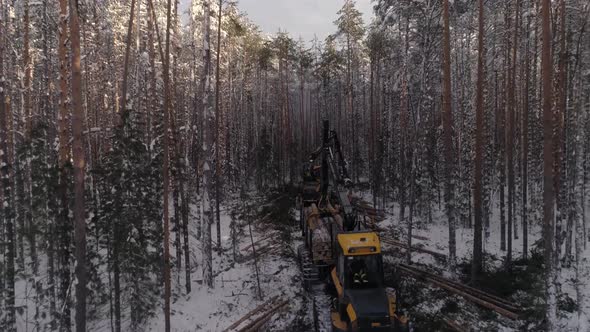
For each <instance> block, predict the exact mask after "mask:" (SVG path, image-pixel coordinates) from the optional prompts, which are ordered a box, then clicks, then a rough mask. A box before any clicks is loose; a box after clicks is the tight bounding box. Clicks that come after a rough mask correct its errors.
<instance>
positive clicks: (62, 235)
mask: <svg viewBox="0 0 590 332" xmlns="http://www.w3.org/2000/svg"><path fill="white" fill-rule="evenodd" d="M59 8H60V19H59V48H58V53H59V54H58V57H59V67H60V68H59V121H58V132H59V156H58V168H59V179H58V186H59V187H58V196H59V203H58V204H59V207H58V211H59V212H58V222H57V224H58V225H59V226H58V230H59V243H60V245H59V252H58V255H59V257H60V280H61V282H60V286H59V299H60V300H61V301H62V305H61V308H63V309H62V310H61V312H60V314H59V326H60V328H61V329H63V330H65V331H69V330H70V325H71V318H70V300H69V292H68V290H69V288H70V242H71V238H70V234H71V227H70V217H69V214H70V208H69V202H68V183H69V177H68V170H69V169H71V164H70V146H69V140H70V137H69V136H70V135H69V129H68V127H69V119H70V116H69V112H68V100H69V93H68V57H67V48H66V43H67V40H68V0H60V2H59Z"/></svg>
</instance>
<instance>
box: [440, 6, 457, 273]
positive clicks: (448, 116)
mask: <svg viewBox="0 0 590 332" xmlns="http://www.w3.org/2000/svg"><path fill="white" fill-rule="evenodd" d="M443 24H444V27H443V96H442V98H443V135H444V145H445V201H446V202H445V203H446V205H445V210H446V214H447V219H448V223H449V262H448V263H449V269H450V270H451V273H454V270H455V262H456V250H457V249H456V245H457V240H456V238H455V206H454V202H453V200H454V187H453V174H454V162H455V161H454V158H453V132H452V131H453V112H452V105H451V103H452V99H451V41H450V39H451V35H450V28H449V0H444V1H443Z"/></svg>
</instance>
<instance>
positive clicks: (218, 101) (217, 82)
mask: <svg viewBox="0 0 590 332" xmlns="http://www.w3.org/2000/svg"><path fill="white" fill-rule="evenodd" d="M218 10H219V12H218V13H217V54H216V68H217V69H216V71H215V175H214V176H213V178H212V179H211V180H212V181H213V184H214V185H215V220H216V225H217V251H218V252H219V253H221V218H220V215H219V203H220V197H219V186H220V182H221V161H220V159H219V158H220V156H219V150H220V149H221V146H220V138H221V135H220V134H219V132H220V130H221V128H220V127H219V121H220V118H221V93H220V92H221V91H220V89H221V71H220V69H221V68H220V63H221V20H222V18H223V15H222V10H223V0H219V9H218Z"/></svg>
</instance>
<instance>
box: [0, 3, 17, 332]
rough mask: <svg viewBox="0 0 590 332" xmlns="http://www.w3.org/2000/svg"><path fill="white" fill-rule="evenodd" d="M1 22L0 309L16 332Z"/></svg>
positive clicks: (10, 331) (9, 331)
mask: <svg viewBox="0 0 590 332" xmlns="http://www.w3.org/2000/svg"><path fill="white" fill-rule="evenodd" d="M1 9H2V2H0V10H1ZM0 15H1V14H0ZM4 29H5V28H4V22H2V21H1V20H0V180H1V181H2V204H1V206H2V210H3V211H2V217H3V219H4V220H3V225H2V226H4V228H5V229H4V230H3V231H5V238H3V240H4V241H6V252H4V250H3V253H4V259H5V264H6V272H5V274H4V277H5V278H6V280H5V281H4V282H5V283H6V284H5V285H6V287H5V289H3V291H4V293H3V294H2V297H3V298H4V308H5V309H6V314H5V316H4V317H3V318H4V319H5V323H6V325H5V326H4V327H5V328H6V331H7V332H16V310H15V307H14V304H15V303H14V302H15V290H14V281H15V266H14V257H15V250H14V247H15V246H14V241H15V237H14V221H13V218H12V211H11V208H10V206H11V204H10V203H11V201H12V192H11V186H10V177H9V176H10V175H9V174H10V173H9V169H10V158H9V153H8V151H9V147H8V145H9V140H8V132H9V128H8V123H7V120H8V119H9V118H10V117H9V116H8V114H7V111H8V107H6V103H5V100H6V97H5V95H4V92H5V91H6V89H5V86H4V84H5V82H6V79H5V77H4V44H5V43H4V42H2V41H3V40H4V38H6V37H5V35H4V33H5V30H4Z"/></svg>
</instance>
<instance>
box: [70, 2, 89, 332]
mask: <svg viewBox="0 0 590 332" xmlns="http://www.w3.org/2000/svg"><path fill="white" fill-rule="evenodd" d="M69 16H70V45H71V48H72V79H71V91H72V138H73V140H72V155H73V159H74V237H75V256H76V279H77V282H76V331H78V332H85V331H86V279H87V276H86V274H87V272H86V213H85V207H84V172H85V167H86V164H85V150H84V141H83V137H82V135H83V134H82V131H83V127H84V110H83V100H82V67H81V55H80V17H79V15H78V3H77V1H75V0H70V15H69Z"/></svg>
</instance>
